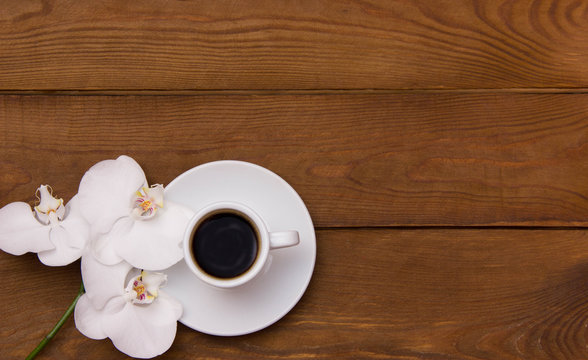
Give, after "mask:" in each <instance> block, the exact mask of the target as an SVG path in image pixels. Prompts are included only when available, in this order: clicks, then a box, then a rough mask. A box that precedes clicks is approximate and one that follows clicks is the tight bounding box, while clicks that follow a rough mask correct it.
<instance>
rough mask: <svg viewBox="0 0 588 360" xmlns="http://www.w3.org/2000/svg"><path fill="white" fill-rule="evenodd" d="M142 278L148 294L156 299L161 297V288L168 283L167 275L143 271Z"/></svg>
mask: <svg viewBox="0 0 588 360" xmlns="http://www.w3.org/2000/svg"><path fill="white" fill-rule="evenodd" d="M141 278H142V280H143V283H144V284H145V288H146V289H147V292H149V293H150V294H152V295H153V296H156V297H157V296H159V288H160V287H162V286H163V285H165V284H166V283H167V275H165V274H162V273H158V272H151V271H142V272H141Z"/></svg>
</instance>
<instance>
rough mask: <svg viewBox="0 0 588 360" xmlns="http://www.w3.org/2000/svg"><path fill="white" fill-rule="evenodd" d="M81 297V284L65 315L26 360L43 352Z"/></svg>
mask: <svg viewBox="0 0 588 360" xmlns="http://www.w3.org/2000/svg"><path fill="white" fill-rule="evenodd" d="M82 295H84V283H82V284H81V285H80V291H78V295H77V296H76V298H75V299H74V300H73V302H72V303H71V304H70V305H69V307H68V308H67V310H66V311H65V313H64V314H63V316H62V317H61V319H59V321H58V322H57V324H55V326H54V327H53V329H51V331H50V332H49V333H48V334H47V335H46V336H45V337H44V338H43V340H41V342H40V343H39V345H37V347H36V348H35V349H34V350H33V351H31V353H30V354H29V356H27V357H26V360H31V359H34V358H35V356H37V355H38V354H39V352H41V350H43V348H44V347H45V345H47V343H48V342H49V341H50V340H51V339H53V337H54V336H55V334H57V332H58V331H59V329H61V327H62V326H63V324H65V322H66V321H67V319H68V318H69V317H70V316H71V314H72V313H73V311H74V309H75V308H76V304H77V302H78V300H79V299H80V297H81V296H82Z"/></svg>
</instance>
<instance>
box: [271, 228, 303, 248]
mask: <svg viewBox="0 0 588 360" xmlns="http://www.w3.org/2000/svg"><path fill="white" fill-rule="evenodd" d="M269 239H270V250H272V249H281V248H285V247H289V246H294V245H298V244H299V243H300V236H298V231H293V230H292V231H276V232H271V233H269Z"/></svg>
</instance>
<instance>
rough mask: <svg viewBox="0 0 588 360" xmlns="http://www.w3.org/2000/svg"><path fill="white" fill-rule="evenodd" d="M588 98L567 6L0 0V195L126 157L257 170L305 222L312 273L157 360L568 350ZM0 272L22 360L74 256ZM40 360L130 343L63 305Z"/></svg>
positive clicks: (8, 261)
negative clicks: (259, 311)
mask: <svg viewBox="0 0 588 360" xmlns="http://www.w3.org/2000/svg"><path fill="white" fill-rule="evenodd" d="M587 90H588V2H587V1H584V0H562V1H547V0H536V1H531V0H529V1H509V0H503V1H490V0H487V1H482V0H460V1H433V0H415V1H409V0H397V1H379V0H378V1H332V0H325V1H296V2H278V1H267V2H266V1H241V2H234V1H231V2H228V1H214V2H212V1H211V2H200V1H141V2H125V1H114V0H112V1H99V2H96V1H89V0H83V1H66V0H30V1H8V0H0V206H4V205H5V204H7V203H9V202H12V201H32V200H33V193H34V190H35V189H36V188H37V186H38V185H40V184H41V183H49V184H51V185H52V186H53V188H54V189H55V191H56V193H57V194H58V195H59V196H61V197H63V198H65V199H69V198H71V197H72V196H73V195H74V194H75V192H76V190H77V185H78V183H79V180H80V178H81V176H82V175H83V173H84V171H85V170H87V169H88V168H89V167H90V166H91V165H92V164H94V163H95V162H97V161H99V160H103V159H107V158H114V157H116V156H118V155H120V154H128V155H131V156H133V157H134V158H135V159H137V160H138V162H139V163H140V164H141V165H142V166H143V168H144V169H145V172H146V173H147V176H148V178H149V180H150V182H159V183H163V184H167V183H169V181H171V180H172V179H173V178H174V177H175V176H177V175H178V174H180V173H182V172H183V171H185V170H187V169H189V168H191V167H193V166H197V165H200V164H202V163H205V162H209V161H214V160H221V159H237V160H245V161H250V162H254V163H257V164H259V165H262V166H265V167H267V168H269V169H271V170H272V171H274V172H276V173H277V174H279V175H280V176H282V177H283V178H284V179H285V180H287V181H288V182H289V183H290V184H291V185H292V186H293V187H294V188H295V189H296V190H297V191H298V192H299V193H300V195H301V197H302V199H303V200H304V201H305V203H306V205H307V207H308V209H309V211H310V213H311V216H312V218H313V221H314V224H315V226H316V227H317V248H318V254H317V264H316V268H315V272H314V275H313V278H312V281H311V284H310V286H309V288H308V290H307V292H306V293H305V295H304V296H303V298H302V300H301V301H300V303H299V304H298V305H297V306H296V307H295V308H294V309H293V310H292V311H291V312H290V313H289V314H288V315H287V316H286V317H285V318H283V319H282V320H280V321H279V322H277V323H276V324H274V325H272V326H271V327H269V328H267V329H264V330H262V331H260V332H257V333H254V334H250V335H246V336H241V337H235V338H223V337H214V336H209V335H204V334H201V333H198V332H195V331H192V330H190V329H189V328H187V327H185V326H183V325H180V326H179V332H178V336H177V338H176V341H175V343H174V345H173V346H172V348H171V349H170V351H169V352H167V353H166V354H165V355H164V356H162V358H168V359H185V358H212V359H282V358H284V359H286V358H291V359H308V358H321V359H341V358H343V359H351V358H353V359H443V360H447V359H452V360H453V359H468V360H471V359H497V360H499V359H500V360H502V359H586V358H588V351H587V344H586V339H587V336H588V332H587V330H586V329H587V325H588V287H587V286H586V284H588V282H587V281H586V280H587V278H588V238H587V236H588V235H586V226H588V204H587V201H586V200H587V196H588V162H587V161H586V159H587V158H588V156H587V155H588V91H587ZM0 279H2V296H1V297H0V319H1V321H0V359H22V358H24V357H25V356H26V355H27V354H28V353H29V352H30V351H31V350H32V349H33V348H34V346H35V345H36V344H37V343H38V342H39V341H40V340H41V339H42V337H43V336H44V335H45V334H46V333H47V331H48V330H49V329H50V328H51V327H52V326H53V324H54V323H55V322H56V321H57V319H58V318H59V317H60V316H61V314H62V313H63V311H64V310H65V308H66V307H67V305H68V304H69V303H70V301H71V300H72V299H73V297H74V296H75V293H76V292H77V289H78V284H79V281H80V274H79V262H76V263H74V264H72V265H70V266H67V267H63V268H48V267H45V266H43V265H41V264H40V263H39V261H38V260H37V259H36V257H35V256H34V255H31V254H28V255H24V256H21V257H15V256H12V255H8V254H5V253H1V252H0ZM39 358H41V359H80V358H85V359H118V358H121V359H122V358H126V357H125V356H124V354H121V353H119V352H118V351H116V349H114V347H113V346H112V344H111V343H110V341H108V340H104V341H94V340H90V339H87V338H85V337H84V336H82V335H81V334H80V333H79V332H78V331H77V330H76V329H75V326H74V324H73V321H71V320H70V321H68V322H67V323H66V325H65V326H64V327H63V329H62V330H61V331H60V333H59V334H58V336H57V337H56V339H54V341H53V342H52V343H50V345H49V346H48V347H47V348H46V349H45V350H44V351H43V352H42V353H41V355H40V357H39Z"/></svg>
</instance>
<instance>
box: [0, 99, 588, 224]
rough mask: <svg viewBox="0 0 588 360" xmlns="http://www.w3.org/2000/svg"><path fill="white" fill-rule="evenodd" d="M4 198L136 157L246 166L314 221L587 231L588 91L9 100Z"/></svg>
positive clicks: (0, 162) (174, 163) (3, 122)
mask: <svg viewBox="0 0 588 360" xmlns="http://www.w3.org/2000/svg"><path fill="white" fill-rule="evenodd" d="M0 139H1V144H0V170H1V171H0V180H1V181H0V204H1V205H2V206H3V205H5V204H6V203H8V202H12V201H19V200H20V201H27V200H31V201H32V200H33V199H34V198H33V193H34V191H35V189H36V188H37V187H38V186H39V185H40V184H42V183H49V184H51V185H52V186H53V187H54V189H55V190H56V193H57V194H59V196H61V197H64V198H65V199H66V200H67V199H69V198H71V196H73V195H74V194H75V192H76V190H77V186H78V183H79V181H80V179H81V177H82V175H83V173H84V172H85V171H86V170H87V169H88V168H89V167H90V166H91V165H93V164H94V163H95V162H98V161H100V160H103V159H108V158H115V157H117V156H118V155H120V154H129V155H131V156H133V157H134V158H135V159H137V161H138V162H139V163H140V164H141V165H142V166H143V167H144V169H145V171H146V173H147V175H148V178H149V181H150V182H152V183H162V184H167V183H169V182H170V181H171V180H172V179H173V178H175V177H176V176H177V175H179V174H180V173H182V172H184V171H186V170H188V169H190V168H192V167H194V166H196V165H199V164H202V163H205V162H209V161H215V160H222V159H237V160H245V161H250V162H253V163H257V164H259V165H261V166H265V167H267V168H269V169H270V170H272V171H274V172H276V173H277V174H279V175H281V176H282V177H283V178H284V179H285V180H286V181H288V182H289V183H290V184H291V185H292V186H293V187H294V188H295V189H296V190H297V191H298V192H299V193H300V195H301V197H302V199H303V200H304V201H305V202H306V204H307V206H308V208H309V210H310V213H311V216H312V218H313V220H314V222H315V225H316V226H319V227H331V226H343V227H345V226H415V225H416V226H424V225H448V226H454V225H455V226H470V225H492V226H493V225H501V226H502V225H508V226H510V225H516V226H519V225H521V226H529V225H531V226H536V225H540V226H587V225H588V202H587V201H586V196H587V193H586V184H587V183H588V163H587V162H586V160H585V159H586V158H587V157H588V145H587V141H588V95H586V94H559V95H538V94H535V95H533V94H500V93H496V94H410V95H406V94H387V95H361V96H359V95H275V96H245V95H230V96H229V95H226V96H225V95H218V96H214V95H208V96H148V97H142V96H65V97H62V96H1V97H0Z"/></svg>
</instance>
